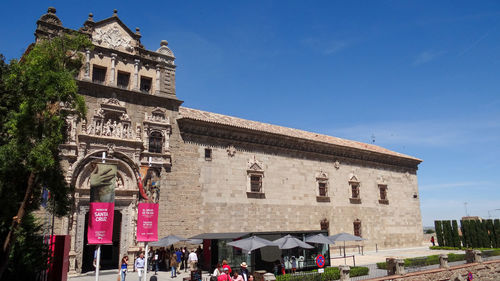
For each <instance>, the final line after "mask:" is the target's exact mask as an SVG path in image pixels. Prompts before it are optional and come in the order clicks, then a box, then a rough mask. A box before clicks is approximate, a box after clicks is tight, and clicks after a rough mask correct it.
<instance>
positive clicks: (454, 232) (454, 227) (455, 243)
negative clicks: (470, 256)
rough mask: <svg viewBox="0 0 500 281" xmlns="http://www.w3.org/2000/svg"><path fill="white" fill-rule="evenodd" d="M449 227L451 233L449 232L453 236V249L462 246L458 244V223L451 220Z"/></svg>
mask: <svg viewBox="0 0 500 281" xmlns="http://www.w3.org/2000/svg"><path fill="white" fill-rule="evenodd" d="M451 227H452V231H451V234H452V236H453V247H459V248H460V247H462V245H461V244H460V236H459V235H458V223H457V221H456V220H453V221H452V222H451Z"/></svg>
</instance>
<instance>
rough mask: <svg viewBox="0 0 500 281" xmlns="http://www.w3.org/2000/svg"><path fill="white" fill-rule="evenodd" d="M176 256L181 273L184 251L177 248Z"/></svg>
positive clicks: (178, 269)
mask: <svg viewBox="0 0 500 281" xmlns="http://www.w3.org/2000/svg"><path fill="white" fill-rule="evenodd" d="M175 256H176V262H177V274H180V273H181V264H182V252H181V250H179V249H178V248H177V249H175Z"/></svg>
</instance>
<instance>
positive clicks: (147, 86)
mask: <svg viewBox="0 0 500 281" xmlns="http://www.w3.org/2000/svg"><path fill="white" fill-rule="evenodd" d="M151 81H152V79H151V78H149V77H145V76H141V92H143V93H147V94H149V93H150V91H151Z"/></svg>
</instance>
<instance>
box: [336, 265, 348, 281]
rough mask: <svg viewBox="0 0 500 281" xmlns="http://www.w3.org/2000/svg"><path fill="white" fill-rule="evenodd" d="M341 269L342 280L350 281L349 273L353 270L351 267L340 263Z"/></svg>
mask: <svg viewBox="0 0 500 281" xmlns="http://www.w3.org/2000/svg"><path fill="white" fill-rule="evenodd" d="M339 269H340V281H350V280H351V277H349V273H350V272H351V267H350V266H348V265H339Z"/></svg>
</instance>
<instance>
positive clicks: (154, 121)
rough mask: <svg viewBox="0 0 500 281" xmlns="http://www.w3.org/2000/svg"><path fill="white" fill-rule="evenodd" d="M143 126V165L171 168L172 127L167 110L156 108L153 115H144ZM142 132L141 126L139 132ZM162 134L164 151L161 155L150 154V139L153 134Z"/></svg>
mask: <svg viewBox="0 0 500 281" xmlns="http://www.w3.org/2000/svg"><path fill="white" fill-rule="evenodd" d="M142 124H143V127H144V128H143V138H142V140H143V145H144V151H143V152H142V153H141V164H143V165H149V166H152V167H162V166H171V164H172V163H171V157H170V134H171V131H172V126H171V124H170V118H169V117H168V116H167V113H166V111H165V110H163V109H161V108H159V107H156V108H155V109H153V110H152V111H151V114H148V113H144V121H143V122H142ZM139 131H140V126H138V128H137V132H139ZM154 132H156V133H160V134H161V136H162V138H163V139H162V142H163V143H162V150H161V152H160V153H155V152H149V137H150V136H151V134H152V133H154Z"/></svg>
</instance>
